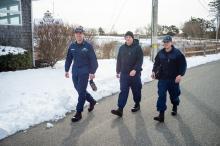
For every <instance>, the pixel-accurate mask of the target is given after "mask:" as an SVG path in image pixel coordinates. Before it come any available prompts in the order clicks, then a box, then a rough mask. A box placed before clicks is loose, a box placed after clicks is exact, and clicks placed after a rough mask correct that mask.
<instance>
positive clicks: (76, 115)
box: [71, 112, 82, 122]
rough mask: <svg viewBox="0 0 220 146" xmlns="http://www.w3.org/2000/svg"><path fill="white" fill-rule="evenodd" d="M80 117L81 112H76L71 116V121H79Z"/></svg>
mask: <svg viewBox="0 0 220 146" xmlns="http://www.w3.org/2000/svg"><path fill="white" fill-rule="evenodd" d="M80 119H82V114H81V112H76V114H75V116H73V117H72V119H71V120H72V122H77V121H79V120H80Z"/></svg>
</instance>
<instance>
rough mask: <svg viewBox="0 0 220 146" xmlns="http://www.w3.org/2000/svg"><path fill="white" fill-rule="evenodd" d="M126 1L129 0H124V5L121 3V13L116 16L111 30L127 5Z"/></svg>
mask: <svg viewBox="0 0 220 146" xmlns="http://www.w3.org/2000/svg"><path fill="white" fill-rule="evenodd" d="M126 2H127V0H124V1H123V3H122V5H121V7H120V9H119V13H118V15H117V16H116V18H115V21H114V22H113V24H112V27H111V29H110V32H111V31H112V30H113V29H114V27H115V24H116V22H117V21H118V19H119V17H120V16H121V12H122V11H123V10H124V7H125V5H126Z"/></svg>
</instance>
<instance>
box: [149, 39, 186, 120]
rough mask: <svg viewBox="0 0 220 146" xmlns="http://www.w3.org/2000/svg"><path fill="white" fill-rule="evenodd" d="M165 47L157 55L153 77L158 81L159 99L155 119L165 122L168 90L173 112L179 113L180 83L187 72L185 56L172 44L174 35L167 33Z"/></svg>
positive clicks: (174, 113)
mask: <svg viewBox="0 0 220 146" xmlns="http://www.w3.org/2000/svg"><path fill="white" fill-rule="evenodd" d="M163 43H164V48H163V49H162V50H160V51H159V52H158V53H157V55H156V57H155V62H154V66H153V70H152V75H151V76H152V78H153V79H155V78H157V79H158V80H159V81H158V96H159V97H158V100H157V111H158V112H159V116H157V117H154V120H156V121H159V122H164V112H165V110H166V109H167V106H166V94H167V91H168V92H169V95H170V100H171V103H172V104H173V108H172V112H171V114H172V115H173V116H175V115H176V114H177V106H178V105H179V102H180V100H179V96H180V87H179V83H180V81H181V79H182V76H183V75H184V74H185V72H186V67H187V64H186V59H185V56H184V55H183V54H182V53H181V52H180V50H178V49H176V48H175V47H174V46H173V45H172V37H171V36H169V35H167V36H165V37H164V38H163Z"/></svg>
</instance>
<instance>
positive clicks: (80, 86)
mask: <svg viewBox="0 0 220 146" xmlns="http://www.w3.org/2000/svg"><path fill="white" fill-rule="evenodd" d="M72 79H73V84H74V87H75V89H76V90H77V92H78V95H79V96H78V103H77V106H76V111H77V112H82V111H83V107H84V104H85V101H86V100H87V101H88V102H93V101H94V99H93V97H92V96H91V95H90V94H89V93H88V92H87V91H86V88H87V86H88V79H89V75H88V74H78V75H74V74H73V76H72Z"/></svg>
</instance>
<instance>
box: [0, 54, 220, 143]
mask: <svg viewBox="0 0 220 146" xmlns="http://www.w3.org/2000/svg"><path fill="white" fill-rule="evenodd" d="M219 59H220V54H214V55H207V56H206V57H203V56H197V57H190V58H187V62H188V67H189V68H190V67H194V66H197V65H200V64H204V63H207V62H211V61H215V60H219ZM115 64H116V61H115V59H108V60H99V68H98V70H97V73H96V79H95V83H96V84H97V87H98V91H97V92H93V91H92V90H91V88H90V87H89V86H88V90H89V92H91V94H92V95H93V96H94V98H95V99H96V100H99V99H101V98H103V97H105V96H108V95H111V94H113V93H116V92H118V91H119V81H118V79H117V78H116V77H115ZM152 65H153V64H152V62H151V61H149V58H148V57H145V59H144V65H143V72H142V82H149V81H151V78H150V74H151V69H152ZM63 66H64V61H60V62H58V63H57V64H56V68H55V69H52V68H43V69H29V70H23V71H15V72H2V73H0V89H1V90H0V107H1V108H0V139H3V138H5V137H7V136H9V135H11V134H14V133H16V132H17V131H20V130H25V129H27V128H29V127H30V126H33V125H35V124H39V123H41V122H44V121H51V120H52V121H56V120H58V119H61V118H64V117H65V114H66V113H67V112H70V111H72V110H74V109H75V106H76V103H77V92H76V91H75V90H74V88H73V84H72V80H71V79H66V78H64V68H63ZM155 90H156V89H155ZM87 104H88V103H87ZM112 106H114V105H112ZM45 127H53V126H52V125H51V124H49V125H48V124H47V126H46V125H45Z"/></svg>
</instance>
